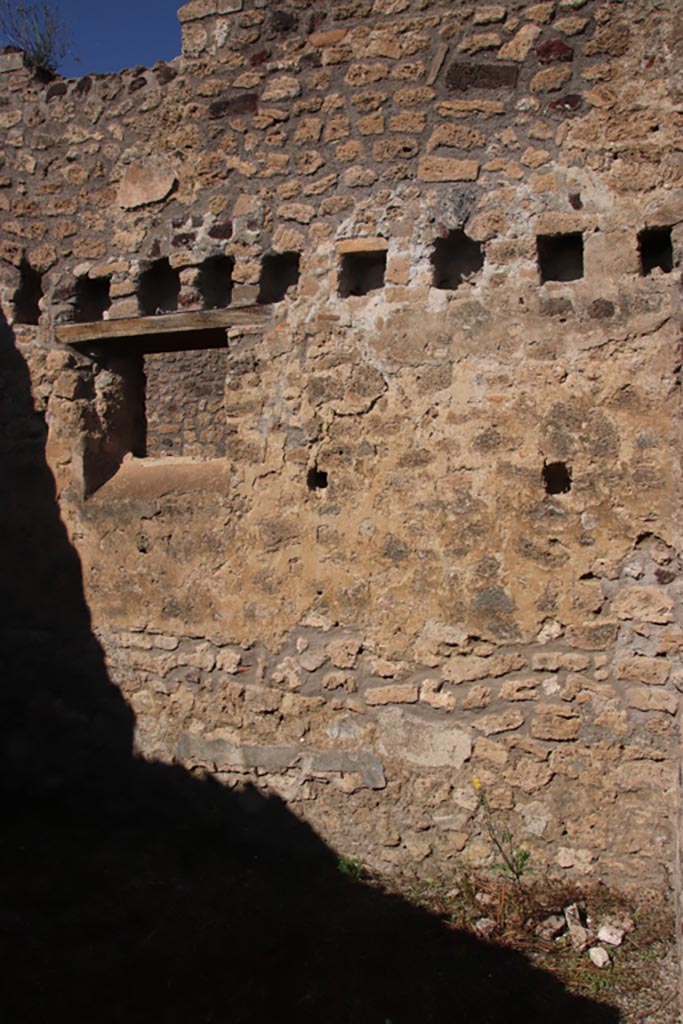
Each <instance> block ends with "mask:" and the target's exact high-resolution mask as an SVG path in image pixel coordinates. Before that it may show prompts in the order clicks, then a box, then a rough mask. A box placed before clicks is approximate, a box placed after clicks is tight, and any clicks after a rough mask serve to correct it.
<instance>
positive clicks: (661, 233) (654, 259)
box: [638, 228, 674, 277]
mask: <svg viewBox="0 0 683 1024" xmlns="http://www.w3.org/2000/svg"><path fill="white" fill-rule="evenodd" d="M638 255H639V256H640V273H641V274H642V275H643V277H647V276H648V274H651V273H652V271H653V270H656V269H657V268H659V269H660V270H663V271H664V273H665V274H670V273H671V271H672V270H673V268H674V250H673V244H672V242H671V228H644V229H643V230H642V231H641V232H640V233H639V235H638Z"/></svg>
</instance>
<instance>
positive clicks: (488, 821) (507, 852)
mask: <svg viewBox="0 0 683 1024" xmlns="http://www.w3.org/2000/svg"><path fill="white" fill-rule="evenodd" d="M474 788H475V789H476V791H477V797H478V799H479V807H478V809H479V810H481V812H482V814H483V817H484V824H485V826H486V831H487V832H488V835H489V839H490V840H491V842H492V843H493V845H494V846H495V848H496V850H497V851H498V853H499V854H500V856H501V857H502V861H501V862H499V863H498V864H496V865H495V869H496V870H497V871H500V872H501V873H502V874H504V875H507V876H508V877H509V878H511V879H513V881H515V882H519V881H521V879H522V875H523V874H524V872H525V871H526V869H527V865H528V863H529V860H530V858H531V854H530V853H529V851H528V850H525V849H524V847H522V846H516V845H515V839H514V836H513V834H512V832H510V830H509V829H508V828H506V827H505V826H501V825H499V824H498V823H497V822H496V820H495V818H494V816H493V811H492V810H491V805H490V804H489V802H488V800H487V799H486V794H485V793H484V790H483V789H482V785H481V782H480V781H479V779H474Z"/></svg>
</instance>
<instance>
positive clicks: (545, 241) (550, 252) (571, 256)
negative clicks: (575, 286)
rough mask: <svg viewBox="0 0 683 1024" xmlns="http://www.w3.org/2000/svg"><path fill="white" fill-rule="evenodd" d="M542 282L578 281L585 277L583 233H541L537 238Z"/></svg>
mask: <svg viewBox="0 0 683 1024" xmlns="http://www.w3.org/2000/svg"><path fill="white" fill-rule="evenodd" d="M536 251H537V253H538V269H539V271H540V273H541V283H542V284H545V282H546V281H578V280H579V278H581V277H583V235H582V234H581V232H580V231H576V232H571V233H570V234H566V235H539V236H538V238H537V239H536Z"/></svg>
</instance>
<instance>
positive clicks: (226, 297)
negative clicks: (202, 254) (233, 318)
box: [197, 256, 235, 309]
mask: <svg viewBox="0 0 683 1024" xmlns="http://www.w3.org/2000/svg"><path fill="white" fill-rule="evenodd" d="M234 266H235V261H234V259H233V258H232V257H231V256H211V257H209V259H208V260H204V262H203V263H202V265H201V267H200V268H199V274H198V276H197V287H198V289H199V292H200V294H201V296H202V300H203V307H204V309H224V308H225V307H226V306H229V305H230V303H231V302H232V271H233V268H234Z"/></svg>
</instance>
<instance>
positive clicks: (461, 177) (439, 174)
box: [417, 156, 479, 181]
mask: <svg viewBox="0 0 683 1024" xmlns="http://www.w3.org/2000/svg"><path fill="white" fill-rule="evenodd" d="M417 173H418V177H419V178H421V179H422V180H423V181H476V180H477V178H478V176H479V163H478V161H477V160H455V159H453V158H451V157H442V156H424V157H422V159H421V160H420V163H419V166H418V171H417Z"/></svg>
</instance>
